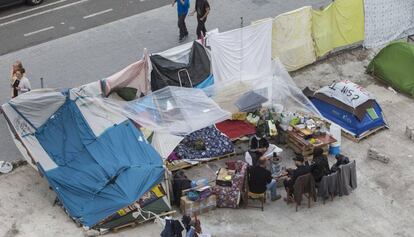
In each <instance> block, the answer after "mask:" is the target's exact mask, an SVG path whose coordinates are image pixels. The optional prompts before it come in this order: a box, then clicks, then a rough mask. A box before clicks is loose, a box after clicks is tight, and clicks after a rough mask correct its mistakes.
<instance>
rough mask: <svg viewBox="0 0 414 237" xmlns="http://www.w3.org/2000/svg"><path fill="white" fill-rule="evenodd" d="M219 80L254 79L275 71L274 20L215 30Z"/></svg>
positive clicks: (213, 43) (215, 68) (213, 48)
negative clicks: (218, 31) (272, 63)
mask: <svg viewBox="0 0 414 237" xmlns="http://www.w3.org/2000/svg"><path fill="white" fill-rule="evenodd" d="M209 43H210V45H211V60H212V66H213V73H214V80H215V84H219V85H220V84H223V83H228V82H234V81H243V80H252V79H257V78H262V77H268V76H270V75H271V74H272V71H271V70H272V67H271V59H272V54H271V52H272V21H271V20H268V21H264V22H262V23H259V24H254V25H250V26H246V27H243V28H240V29H236V30H231V31H227V32H224V33H216V34H212V35H211V36H210V38H209Z"/></svg>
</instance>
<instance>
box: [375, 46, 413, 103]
mask: <svg viewBox="0 0 414 237" xmlns="http://www.w3.org/2000/svg"><path fill="white" fill-rule="evenodd" d="M367 72H368V73H371V74H372V75H374V76H375V77H377V78H378V79H380V80H381V81H383V82H385V83H387V84H389V85H390V86H392V87H393V88H395V89H397V90H399V91H401V92H404V93H406V94H408V95H411V96H414V45H413V44H410V43H406V42H394V43H391V44H389V45H388V46H387V47H385V48H383V49H382V50H381V51H380V52H379V53H378V54H377V55H376V56H375V57H374V59H372V61H371V63H370V64H369V65H368V68H367Z"/></svg>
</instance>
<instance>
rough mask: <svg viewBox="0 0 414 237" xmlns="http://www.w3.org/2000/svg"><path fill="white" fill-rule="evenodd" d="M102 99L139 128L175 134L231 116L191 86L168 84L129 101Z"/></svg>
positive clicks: (199, 127) (186, 132) (182, 133)
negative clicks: (139, 126) (172, 85)
mask: <svg viewBox="0 0 414 237" xmlns="http://www.w3.org/2000/svg"><path fill="white" fill-rule="evenodd" d="M104 101H105V102H106V104H107V105H109V106H111V107H112V108H113V109H114V110H117V111H119V112H121V113H122V114H124V115H125V116H127V117H128V118H130V119H132V120H134V121H135V122H136V123H138V124H139V125H141V126H142V127H145V128H147V129H151V130H154V131H163V132H169V133H171V134H174V135H186V134H189V133H191V132H194V131H196V130H199V129H201V128H204V127H207V126H210V125H212V124H215V123H218V122H221V121H224V120H226V119H228V118H230V117H231V114H230V113H229V112H227V111H224V110H222V109H221V108H220V107H219V106H218V105H217V104H216V103H215V102H214V101H213V100H212V99H211V98H209V97H208V96H207V95H206V93H205V92H204V91H203V90H201V89H194V88H184V87H171V86H169V87H165V88H163V89H161V90H158V91H155V92H152V93H151V94H149V95H147V96H144V97H142V98H139V99H136V100H134V101H130V102H125V101H115V100H111V99H105V100H104Z"/></svg>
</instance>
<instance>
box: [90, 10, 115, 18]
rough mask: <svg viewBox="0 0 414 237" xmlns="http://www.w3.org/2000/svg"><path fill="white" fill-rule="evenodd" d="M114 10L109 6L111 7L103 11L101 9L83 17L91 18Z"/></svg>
mask: <svg viewBox="0 0 414 237" xmlns="http://www.w3.org/2000/svg"><path fill="white" fill-rule="evenodd" d="M113 10H114V9H112V8H109V9H106V10H103V11H100V12H95V13H93V14H90V15H87V16H84V17H83V19H88V18H91V17H94V16H98V15H101V14H105V13H107V12H111V11H113Z"/></svg>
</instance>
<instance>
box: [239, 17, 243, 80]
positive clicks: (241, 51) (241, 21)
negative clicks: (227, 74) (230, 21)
mask: <svg viewBox="0 0 414 237" xmlns="http://www.w3.org/2000/svg"><path fill="white" fill-rule="evenodd" d="M240 28H241V30H240V34H241V36H240V46H241V50H240V82H241V81H242V79H243V78H242V76H243V73H242V68H243V17H240Z"/></svg>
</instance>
